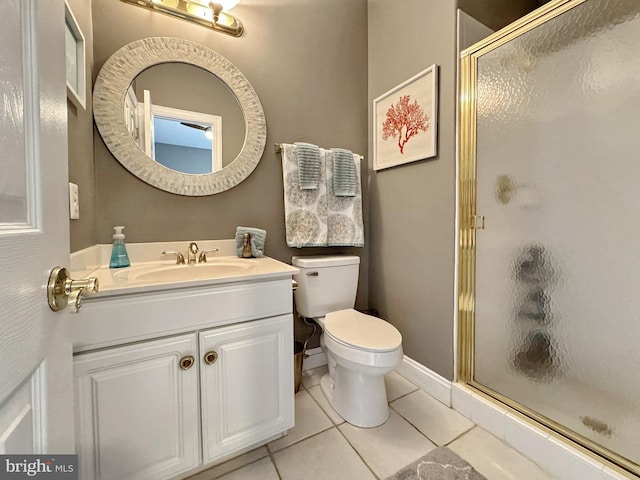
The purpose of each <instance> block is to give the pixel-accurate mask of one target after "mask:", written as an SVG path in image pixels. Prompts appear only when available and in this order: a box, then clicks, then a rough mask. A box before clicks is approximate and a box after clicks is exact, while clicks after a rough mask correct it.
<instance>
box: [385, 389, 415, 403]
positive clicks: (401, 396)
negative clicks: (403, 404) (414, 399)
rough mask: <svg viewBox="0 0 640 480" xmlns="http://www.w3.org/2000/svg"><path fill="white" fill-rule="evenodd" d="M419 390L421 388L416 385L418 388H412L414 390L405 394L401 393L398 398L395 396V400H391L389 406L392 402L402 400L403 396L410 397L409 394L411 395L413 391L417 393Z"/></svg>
mask: <svg viewBox="0 0 640 480" xmlns="http://www.w3.org/2000/svg"><path fill="white" fill-rule="evenodd" d="M414 386H415V385H414ZM418 390H420V389H419V388H418V387H416V389H415V390H412V391H410V392H408V393H405V394H404V395H400V396H399V397H398V398H394V399H393V400H389V406H391V404H392V403H393V402H396V401H398V400H400V399H401V398H404V397H408V396H409V395H411V394H412V393H416V392H417V391H418Z"/></svg>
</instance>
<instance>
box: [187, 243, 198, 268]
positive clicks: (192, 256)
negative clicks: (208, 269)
mask: <svg viewBox="0 0 640 480" xmlns="http://www.w3.org/2000/svg"><path fill="white" fill-rule="evenodd" d="M197 255H198V244H197V243H196V242H191V243H190V244H189V250H187V263H188V264H189V265H192V264H194V263H196V261H197V260H198V257H197Z"/></svg>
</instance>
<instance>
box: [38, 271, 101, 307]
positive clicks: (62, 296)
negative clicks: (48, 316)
mask: <svg viewBox="0 0 640 480" xmlns="http://www.w3.org/2000/svg"><path fill="white" fill-rule="evenodd" d="M98 288H99V285H98V279H97V278H96V277H91V278H86V279H84V280H73V279H72V278H71V276H70V275H69V271H68V270H67V269H66V268H63V267H56V268H54V269H53V270H51V274H50V275H49V283H48V285H47V301H48V302H49V307H50V308H51V310H53V311H54V312H58V311H60V310H62V309H63V308H65V307H66V306H67V305H69V308H71V311H72V312H73V313H78V312H79V311H80V309H81V308H82V298H81V296H83V297H87V296H91V295H95V294H96V293H98Z"/></svg>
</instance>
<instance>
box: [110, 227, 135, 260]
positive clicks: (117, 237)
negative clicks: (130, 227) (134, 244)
mask: <svg viewBox="0 0 640 480" xmlns="http://www.w3.org/2000/svg"><path fill="white" fill-rule="evenodd" d="M123 229H124V226H117V227H113V230H114V231H115V233H114V234H113V249H112V250H111V261H110V262H109V268H122V267H128V266H129V265H131V262H129V255H127V247H125V245H124V233H122V230H123Z"/></svg>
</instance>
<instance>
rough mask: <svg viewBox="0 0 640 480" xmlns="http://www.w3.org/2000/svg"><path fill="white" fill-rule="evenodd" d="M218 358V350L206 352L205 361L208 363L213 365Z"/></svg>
mask: <svg viewBox="0 0 640 480" xmlns="http://www.w3.org/2000/svg"><path fill="white" fill-rule="evenodd" d="M216 360H218V354H217V353H216V352H207V353H205V354H204V363H206V364H207V365H213V364H214V363H216Z"/></svg>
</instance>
